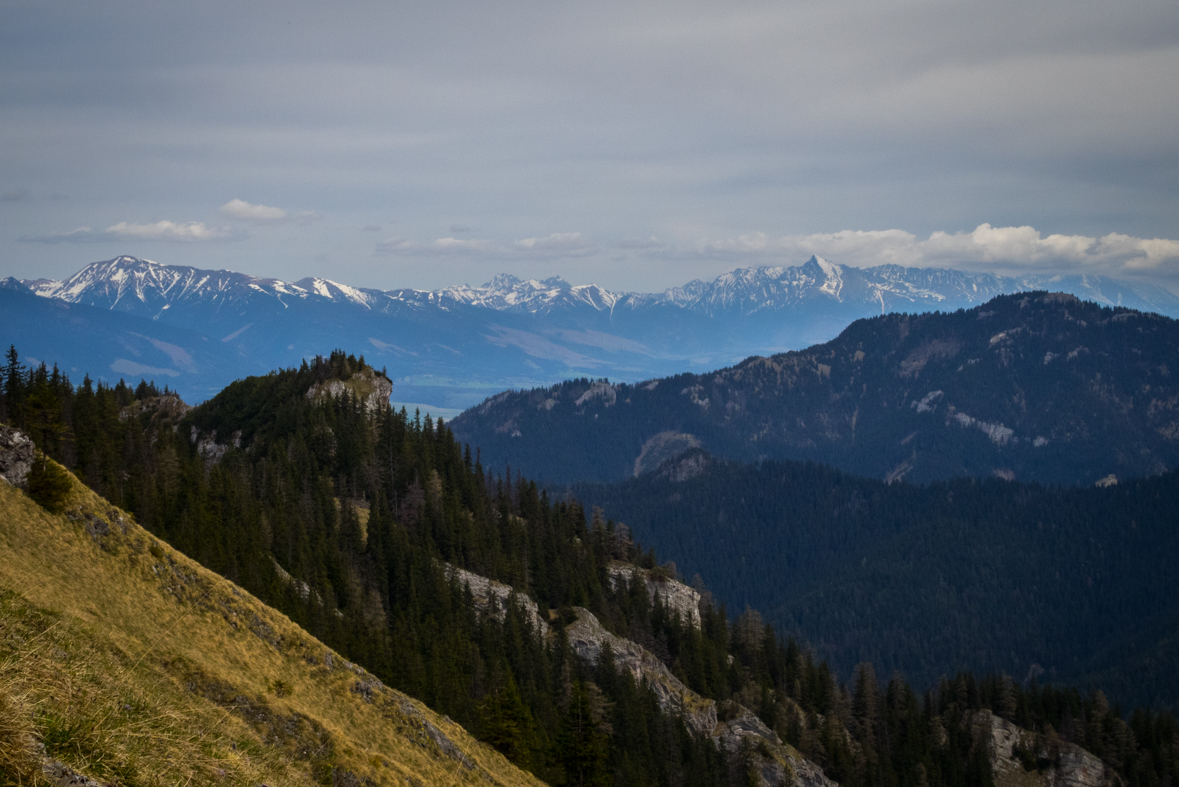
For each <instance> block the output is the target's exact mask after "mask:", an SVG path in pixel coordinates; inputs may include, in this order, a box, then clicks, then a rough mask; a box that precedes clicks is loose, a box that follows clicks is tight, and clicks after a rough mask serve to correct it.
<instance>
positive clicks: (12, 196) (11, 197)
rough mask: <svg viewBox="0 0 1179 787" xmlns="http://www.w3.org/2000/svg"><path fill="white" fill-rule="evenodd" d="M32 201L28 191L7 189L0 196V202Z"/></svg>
mask: <svg viewBox="0 0 1179 787" xmlns="http://www.w3.org/2000/svg"><path fill="white" fill-rule="evenodd" d="M32 199H33V195H32V194H30V193H29V190H28V189H9V190H8V191H6V192H4V193H3V194H0V202H30V201H31V200H32Z"/></svg>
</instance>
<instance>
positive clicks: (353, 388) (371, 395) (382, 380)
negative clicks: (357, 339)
mask: <svg viewBox="0 0 1179 787" xmlns="http://www.w3.org/2000/svg"><path fill="white" fill-rule="evenodd" d="M345 391H347V392H348V393H350V394H351V395H352V396H355V397H357V398H358V399H360V400H361V401H362V402H364V409H365V410H366V411H368V412H370V413H372V412H376V411H377V410H378V409H380V408H382V407H388V406H389V396H390V395H391V394H392V393H393V383H392V382H390V381H389V378H388V377H385V376H384V375H383V374H379V373H377V372H376V371H374V370H372V369H365V370H364V371H361V372H357V373H356V374H354V375H352V377H351V378H349V379H348V380H347V381H345V380H324V381H323V382H319V383H316V384H315V385H313V386H311V387H310V388H308V389H307V398H308V399H315V398H316V397H318V396H330V397H332V398H333V399H337V398H339V397H340V396H343V395H344V392H345Z"/></svg>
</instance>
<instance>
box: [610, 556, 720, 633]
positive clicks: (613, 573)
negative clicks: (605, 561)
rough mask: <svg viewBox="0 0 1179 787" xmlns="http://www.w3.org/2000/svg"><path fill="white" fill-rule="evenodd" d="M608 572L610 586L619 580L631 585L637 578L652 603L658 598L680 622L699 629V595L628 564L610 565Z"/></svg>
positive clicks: (614, 585) (683, 585) (684, 586)
mask: <svg viewBox="0 0 1179 787" xmlns="http://www.w3.org/2000/svg"><path fill="white" fill-rule="evenodd" d="M607 571H609V572H610V574H609V575H610V586H611V587H612V588H613V587H617V585H618V582H619V581H620V580H625V581H626V582H628V583H633V582H634V581H635V578H636V577H639V578H641V579H642V580H643V582H645V583H646V585H647V595H648V596H649V597H650V598H651V600H652V601H654V600H655V597H656V596H658V597H659V603H661V604H663V606H664V607H666V608H667V609H668V611H670V612H674V613H675V614H677V615H679V616H680V620H686V621H690V622H691V623H692V625H693V626H694V627H695V628H700V594H699V593H697V592H696V591H695V590H693V589H692V588H690V587H688V586H687V585H685V584H684V583H682V582H676V581H675V580H674V579H668V578H666V577H662V578H661V577H655V578H652V576H651V572H649V571H644V570H643V569H641V568H639V567H638V566H634V565H631V564H630V563H619V562H616V563H611V564H610V566H609V567H608V568H607Z"/></svg>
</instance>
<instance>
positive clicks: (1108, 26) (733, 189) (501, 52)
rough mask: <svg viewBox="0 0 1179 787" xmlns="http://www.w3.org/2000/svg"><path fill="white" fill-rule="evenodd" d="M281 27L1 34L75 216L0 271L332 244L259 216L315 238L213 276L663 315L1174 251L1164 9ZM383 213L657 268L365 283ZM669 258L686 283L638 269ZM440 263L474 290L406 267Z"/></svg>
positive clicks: (370, 10)
mask: <svg viewBox="0 0 1179 787" xmlns="http://www.w3.org/2000/svg"><path fill="white" fill-rule="evenodd" d="M283 22H284V24H282V25H281V26H279V27H278V28H276V27H275V25H274V18H273V15H272V13H271V11H270V10H269V9H265V8H262V7H242V6H240V4H239V5H231V4H229V3H228V2H222V0H210V2H209V3H203V4H199V5H193V4H188V5H184V4H173V5H171V6H167V7H161V8H159V9H156V10H155V11H154V12H153V13H151V14H144V13H142V8H141V6H140V5H139V4H137V3H133V2H130V0H111V2H108V3H104V4H102V6H101V8H100V7H87V6H77V5H76V4H67V3H66V2H65V1H64V0H60V1H59V0H44V1H43V2H39V3H30V4H23V5H19V6H18V7H14V8H11V9H7V10H6V16H5V25H4V26H3V29H0V44H2V46H0V68H2V69H3V73H4V74H5V79H4V80H3V82H2V83H0V102H3V106H4V107H5V112H4V114H3V117H2V118H0V135H3V136H2V138H3V139H4V141H5V144H4V145H3V146H0V169H2V171H4V172H5V173H6V178H8V179H10V182H16V183H28V184H35V185H36V186H37V188H38V189H43V190H44V192H45V193H50V192H53V191H58V192H61V193H69V194H70V195H71V199H70V200H69V201H68V203H57V204H50V203H49V201H38V202H36V203H35V205H36V206H37V210H35V211H34V210H24V209H22V211H20V213H21V214H22V215H20V216H17V215H15V214H16V213H17V212H16V211H8V212H3V213H0V239H8V240H0V248H3V244H4V243H8V244H9V246H8V251H9V252H10V254H9V255H6V257H7V258H9V259H11V260H12V262H9V263H7V264H8V265H9V266H10V267H11V268H12V270H7V271H0V273H13V274H17V275H26V276H27V275H32V274H33V272H34V271H37V272H38V274H37V275H41V274H40V273H39V271H53V272H54V274H55V275H57V274H67V273H70V272H72V270H73V269H76V267H78V262H79V261H78V260H76V259H71V258H67V257H65V256H63V255H62V254H61V247H56V248H54V247H53V246H37V247H25V248H23V249H22V252H21V253H20V254H17V253H15V249H14V248H13V246H12V244H13V241H12V240H11V239H13V238H19V237H22V236H23V237H26V238H49V237H56V235H57V234H58V233H55V232H54V230H55V229H56V228H59V227H63V226H68V227H82V226H86V225H88V224H89V225H95V224H101V225H102V226H105V222H97V221H96V219H95V218H94V217H95V216H107V217H109V219H108V220H114V219H115V218H117V217H120V216H135V215H141V216H142V215H171V216H193V217H198V218H204V219H205V220H206V221H210V220H211V219H213V218H214V217H211V216H209V215H208V211H209V207H210V206H217V205H221V204H223V203H224V202H225V200H226V198H227V197H228V196H235V195H241V196H242V197H247V196H249V195H267V196H266V198H265V203H266V206H270V205H275V204H277V205H281V206H298V205H314V206H316V208H317V209H318V210H322V211H323V212H324V213H325V214H326V215H330V216H331V217H332V218H333V222H313V220H312V218H311V217H309V216H306V215H302V214H298V213H297V212H295V211H293V209H291V208H289V207H286V208H274V209H273V210H277V211H282V212H283V213H284V214H285V218H282V219H275V218H265V217H263V216H261V215H259V216H256V217H254V218H250V217H248V216H246V215H244V214H245V213H248V211H245V210H244V209H243V210H242V211H241V212H242V213H243V215H240V216H231V217H230V219H229V221H232V222H234V223H235V226H236V225H238V224H239V223H240V226H248V227H253V226H255V225H258V224H260V223H264V222H273V223H277V222H281V221H286V222H288V223H289V222H292V221H303V222H312V224H310V225H309V226H308V228H307V229H306V230H304V231H301V232H298V233H293V232H292V233H278V232H269V233H266V232H260V231H259V232H257V233H255V234H253V235H252V236H251V237H249V238H245V239H244V241H243V243H242V244H241V245H240V246H237V247H235V250H234V251H235V253H237V254H239V255H240V256H239V257H238V260H237V262H235V261H234V259H232V258H229V259H227V258H225V257H224V256H222V257H219V259H218V264H219V265H228V266H232V267H239V268H249V269H251V270H252V271H254V272H258V273H261V274H264V275H275V276H288V275H293V273H292V271H291V270H290V269H291V268H292V267H297V268H298V273H299V275H302V274H305V273H308V272H311V271H310V267H311V266H312V264H313V263H314V260H315V257H316V255H318V254H325V253H326V254H328V255H329V257H330V258H331V259H333V260H338V261H339V262H338V263H337V264H336V266H335V268H334V269H333V275H334V276H337V277H339V278H343V279H345V280H349V281H354V282H356V283H358V284H367V285H371V286H381V287H391V286H405V285H411V286H438V285H444V284H450V283H453V282H452V281H448V280H443V278H442V277H444V276H445V277H449V276H452V275H456V274H455V270H456V266H457V265H458V261H459V260H463V259H469V260H475V259H476V258H477V256H478V255H479V254H484V255H490V258H491V259H496V260H502V261H504V262H505V264H506V263H507V262H510V261H511V260H515V259H532V260H538V261H540V260H545V259H547V260H549V265H550V267H549V270H551V272H552V273H563V274H565V275H567V277H570V276H572V275H573V271H578V270H592V271H594V272H597V273H600V274H601V275H608V276H612V277H614V280H613V281H612V282H611V283H612V284H613V285H614V286H618V287H636V288H637V287H640V286H654V287H656V288H658V287H659V286H660V285H666V284H674V283H678V280H679V279H680V278H681V273H682V271H683V270H684V269H685V267H688V266H690V264H695V263H694V262H693V261H695V262H698V263H699V264H700V265H701V266H703V265H705V264H711V263H710V262H709V260H714V259H715V260H719V259H722V258H723V256H724V254H728V255H736V254H737V252H736V251H734V250H733V249H731V248H730V249H727V250H726V249H721V248H718V249H715V250H712V251H709V252H708V253H709V254H716V255H718V256H717V257H715V258H712V257H708V258H706V257H703V256H701V257H696V258H689V257H685V256H682V255H683V254H687V251H685V250H686V249H690V248H691V247H692V246H693V244H696V243H697V241H696V239H698V238H731V239H736V238H740V237H742V236H747V235H750V234H752V233H755V232H757V231H761V232H765V233H766V236H767V237H768V238H774V239H778V238H783V237H810V236H816V235H822V234H836V233H837V231H838V230H840V229H841V228H845V227H897V228H902V231H903V232H906V233H910V234H911V235H913V236H914V237H917V238H922V239H928V238H929V236H930V235H931V234H932V233H935V232H938V231H946V232H947V233H949V234H950V235H957V234H960V233H967V234H970V233H971V232H972V229H971V228H975V227H977V226H978V225H979V224H980V223H981V222H983V221H989V222H991V224H993V225H994V226H996V227H1023V226H1029V225H1030V226H1033V227H1036V228H1037V229H1038V230H1039V231H1040V233H1041V234H1042V235H1043V236H1044V237H1050V236H1053V235H1064V236H1074V235H1076V236H1083V237H1086V238H1094V239H1103V238H1106V237H1108V236H1111V235H1125V236H1129V237H1135V238H1143V239H1149V238H1154V237H1156V236H1157V237H1161V238H1167V237H1171V236H1173V235H1174V229H1173V227H1174V217H1175V216H1176V215H1179V164H1177V163H1176V162H1179V136H1177V135H1175V134H1174V128H1176V127H1177V126H1179V15H1177V14H1175V13H1174V5H1173V3H1167V2H1156V1H1155V0H1127V1H1126V2H1124V3H1118V4H1116V5H1111V4H1109V3H1100V2H1096V1H1095V0H1043V2H1037V3H1031V4H1029V3H1026V2H1016V0H993V1H989V2H983V1H982V0H965V1H964V2H955V3H928V2H911V1H910V0H893V1H890V2H885V3H880V2H869V1H868V0H827V1H826V2H819V0H799V1H798V2H792V3H789V4H782V3H778V2H771V1H770V0H750V1H749V2H743V3H740V4H736V5H734V4H724V5H718V4H716V3H707V2H703V1H702V0H687V1H686V2H682V3H677V4H675V5H674V6H672V5H669V4H667V3H665V2H661V1H660V2H653V1H652V0H638V1H637V2H621V0H602V2H600V3H594V4H581V5H579V4H557V5H547V6H544V7H543V8H541V7H537V6H533V5H527V4H524V5H516V6H512V5H508V6H503V5H499V6H492V5H488V4H483V3H476V2H453V1H452V0H442V2H439V3H432V4H425V5H421V6H415V7H407V6H406V5H405V4H392V5H391V4H388V3H377V2H363V1H362V2H358V3H350V4H347V5H346V6H344V7H339V8H336V7H333V8H332V9H330V11H329V10H325V9H324V7H323V6H322V5H320V4H315V3H311V2H308V1H307V0H294V2H291V3H289V4H287V5H286V6H284V18H283ZM132 53H133V55H132ZM39 193H40V192H39ZM242 202H243V204H244V205H246V206H250V207H253V208H262V207H266V206H262V205H256V204H252V203H248V202H245V201H244V200H242ZM27 213H36V214H37V215H36V216H33V217H32V218H30V217H29V216H27V215H24V214H27ZM391 215H395V216H397V217H398V223H397V227H398V234H401V235H404V236H405V238H433V237H435V233H436V231H437V230H436V228H438V227H446V226H448V225H449V223H450V222H451V221H452V220H453V218H452V217H456V216H457V217H461V218H462V220H463V222H464V223H469V224H470V226H474V227H478V228H479V230H478V234H480V235H484V236H486V237H490V238H525V237H528V236H530V235H531V234H532V233H534V232H535V230H534V228H535V227H538V226H539V227H569V226H576V227H578V228H580V229H582V231H583V232H584V233H585V235H586V236H588V237H593V238H595V239H597V240H598V241H600V242H601V244H602V246H603V248H611V249H619V250H623V251H627V252H632V253H631V254H629V258H630V259H632V260H645V262H644V263H643V264H637V263H632V264H623V263H618V264H610V265H608V264H607V260H605V259H604V257H605V255H601V254H592V253H588V254H587V253H585V250H584V249H582V251H581V252H577V253H573V254H565V255H564V256H562V255H561V254H557V253H555V252H554V251H553V250H547V251H546V250H544V249H541V248H538V249H536V250H532V251H528V250H522V249H517V248H514V247H513V244H512V243H511V242H507V241H499V242H493V241H486V242H485V243H486V244H487V245H486V247H485V248H483V249H482V250H480V249H479V248H478V247H467V248H465V249H464V248H462V247H461V246H454V247H450V248H445V249H444V248H442V247H443V246H445V244H441V243H440V241H441V240H445V239H440V240H439V241H431V242H419V241H394V242H389V243H386V244H382V245H381V246H380V247H379V253H381V254H382V255H383V256H382V257H381V258H380V264H374V263H373V262H372V255H371V252H372V248H373V246H372V238H371V236H366V235H364V234H362V233H357V232H349V233H345V234H344V235H346V237H344V235H341V233H340V232H339V231H338V227H337V226H335V222H336V221H338V222H339V226H343V227H364V226H368V225H373V226H379V225H382V224H383V225H384V226H386V227H387V226H388V220H387V217H388V216H391ZM292 216H302V218H292ZM210 226H211V225H210ZM97 232H98V233H99V234H98V235H97V237H104V236H102V235H101V233H102V232H103V231H102V230H99V231H97ZM83 234H84V233H83ZM448 234H449V236H451V238H452V239H460V240H461V239H469V234H468V231H460V230H458V229H453V228H452V229H451V230H450V231H449V233H448ZM651 237H656V238H658V239H659V242H661V243H662V244H663V245H664V247H665V248H664V249H663V251H664V252H667V253H666V254H663V255H660V254H654V253H653V252H656V251H659V249H656V248H654V247H643V246H637V245H635V244H639V243H645V242H646V241H640V240H637V239H649V238H651ZM472 242H474V241H472ZM922 242H924V241H922ZM718 243H719V241H718ZM398 244H405V245H404V246H399V245H398ZM202 248H204V247H203V246H202V245H201V244H195V243H194V244H188V245H185V244H177V245H176V246H175V247H174V249H175V259H174V260H172V261H175V262H182V263H188V264H195V265H201V264H208V263H207V261H205V260H204V259H203V258H202V257H201V254H202V252H201V251H200V250H201V249H202ZM923 248H926V247H923ZM929 248H931V247H929ZM676 250H679V252H678V253H680V254H681V256H674V255H673V254H672V252H674V251H676ZM459 252H461V254H460V253H459ZM897 253H898V254H899V253H900V252H897ZM924 253H928V254H932V251H927V252H924ZM545 254H547V255H549V256H547V257H546V256H544V255H545ZM579 254H580V256H578V255H579ZM425 255H434V256H439V255H441V256H449V257H450V258H452V259H454V260H456V264H455V265H454V266H449V267H448V268H446V269H445V270H443V269H439V268H438V267H436V266H422V265H416V264H412V263H413V259H414V258H415V257H421V256H425ZM521 255H524V256H521ZM528 255H531V256H528ZM732 258H733V259H737V258H738V257H736V256H733V257H732ZM740 258H741V259H744V257H740ZM767 258H768V257H767ZM1053 259H1057V258H1053ZM1060 260H1065V261H1060ZM591 262H592V263H593V264H594V265H598V267H596V268H592V269H591V268H590V267H589V266H590V264H591ZM1091 263H1092V261H1091V260H1090V261H1086V260H1074V261H1072V262H1068V261H1067V258H1059V259H1058V261H1055V262H1054V261H1051V260H1049V259H1048V258H1046V257H1042V258H1039V261H1038V262H1034V263H1029V264H1034V265H1069V264H1075V265H1078V266H1081V265H1089V264H1091ZM1103 264H1104V263H1103ZM1111 264H1112V263H1111ZM20 266H25V267H24V268H23V269H19V270H18V268H19V267H20ZM578 266H581V267H578ZM1166 268H1167V265H1166V264H1163V265H1161V267H1156V268H1150V269H1148V270H1147V269H1144V270H1143V272H1142V273H1141V275H1144V276H1152V275H1155V273H1156V272H1161V271H1165V270H1166ZM1152 271H1153V272H1152ZM538 272H539V271H538ZM1158 275H1162V273H1159V274H1158ZM431 277H433V278H431Z"/></svg>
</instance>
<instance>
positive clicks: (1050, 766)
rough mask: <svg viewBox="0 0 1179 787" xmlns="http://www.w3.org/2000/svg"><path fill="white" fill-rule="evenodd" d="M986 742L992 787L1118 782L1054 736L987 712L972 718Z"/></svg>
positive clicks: (1103, 786)
mask: <svg viewBox="0 0 1179 787" xmlns="http://www.w3.org/2000/svg"><path fill="white" fill-rule="evenodd" d="M974 729H975V732H976V734H977V735H979V736H981V737H982V739H983V740H985V741H986V743H987V748H988V753H989V754H990V759H991V769H992V771H993V772H994V777H995V787H1112V786H1113V785H1115V784H1120V783H1121V780H1120V779H1118V778H1117V776H1116V775H1115V774H1113V773H1112V772H1111V771H1109V770H1108V769H1107V768H1106V767H1105V763H1103V762H1102V761H1101V760H1100V759H1098V758H1097V757H1095V756H1093V755H1092V754H1090V753H1089V752H1087V751H1085V750H1084V749H1082V748H1081V747H1080V746H1077V745H1076V744H1075V743H1068V742H1067V741H1062V740H1060V739H1059V738H1057V737H1056V735H1055V734H1049V735H1037V734H1036V733H1034V732H1031V731H1029V730H1025V729H1023V728H1021V727H1017V726H1015V725H1014V724H1012V723H1011V722H1009V721H1007V720H1006V719H1001V718H999V717H998V716H996V715H995V714H993V713H991V712H990V711H988V710H980V711H978V712H977V713H976V714H975V716H974Z"/></svg>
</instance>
